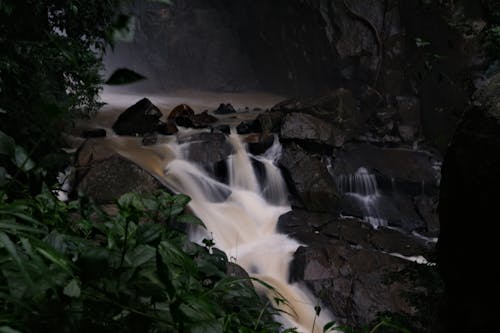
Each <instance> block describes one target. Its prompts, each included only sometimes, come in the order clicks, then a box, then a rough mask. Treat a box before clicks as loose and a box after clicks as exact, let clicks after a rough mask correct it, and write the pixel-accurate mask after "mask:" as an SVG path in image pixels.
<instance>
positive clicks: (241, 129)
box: [236, 121, 254, 134]
mask: <svg viewBox="0 0 500 333" xmlns="http://www.w3.org/2000/svg"><path fill="white" fill-rule="evenodd" d="M252 132H254V128H253V122H251V121H242V122H241V123H239V124H238V126H236V133H238V134H250V133H252Z"/></svg>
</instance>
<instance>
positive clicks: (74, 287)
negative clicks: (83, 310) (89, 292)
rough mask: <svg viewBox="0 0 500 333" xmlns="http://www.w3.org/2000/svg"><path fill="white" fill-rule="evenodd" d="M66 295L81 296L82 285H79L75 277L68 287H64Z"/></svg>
mask: <svg viewBox="0 0 500 333" xmlns="http://www.w3.org/2000/svg"><path fill="white" fill-rule="evenodd" d="M63 293H64V295H66V296H69V297H72V298H78V297H80V293H81V290H80V287H79V286H78V281H76V280H75V279H73V280H71V281H70V282H69V283H68V284H67V285H66V287H64V290H63Z"/></svg>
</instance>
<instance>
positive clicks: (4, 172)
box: [0, 166, 8, 187]
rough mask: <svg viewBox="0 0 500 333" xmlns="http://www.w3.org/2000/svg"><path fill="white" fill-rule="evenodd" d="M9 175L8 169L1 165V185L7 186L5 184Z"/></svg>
mask: <svg viewBox="0 0 500 333" xmlns="http://www.w3.org/2000/svg"><path fill="white" fill-rule="evenodd" d="M7 177H8V174H7V170H5V168H4V167H1V166H0V187H3V186H5V184H7Z"/></svg>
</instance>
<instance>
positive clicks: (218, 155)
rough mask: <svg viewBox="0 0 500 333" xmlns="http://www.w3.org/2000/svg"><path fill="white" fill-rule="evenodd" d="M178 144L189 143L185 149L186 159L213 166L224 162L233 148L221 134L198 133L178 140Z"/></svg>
mask: <svg viewBox="0 0 500 333" xmlns="http://www.w3.org/2000/svg"><path fill="white" fill-rule="evenodd" d="M179 143H180V144H184V143H189V144H188V145H187V146H186V148H185V149H186V157H187V159H188V160H190V161H193V162H196V163H202V164H214V163H217V162H219V161H223V160H225V159H226V158H227V157H228V156H229V155H231V154H232V152H233V147H232V146H231V144H230V143H229V142H228V141H227V139H226V136H225V135H224V134H222V133H198V134H194V135H190V136H188V137H183V138H179Z"/></svg>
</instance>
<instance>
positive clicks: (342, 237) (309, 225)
mask: <svg viewBox="0 0 500 333" xmlns="http://www.w3.org/2000/svg"><path fill="white" fill-rule="evenodd" d="M278 231H279V232H282V233H285V234H287V235H289V236H291V237H293V238H295V239H297V240H299V241H300V242H302V243H303V244H305V245H308V246H319V245H322V244H323V245H325V244H327V243H328V242H329V241H330V240H332V239H335V240H339V241H344V242H347V243H348V244H350V245H352V246H355V247H362V248H364V249H367V250H372V251H382V252H385V253H398V254H401V255H404V256H414V255H421V256H424V257H426V258H430V255H431V253H432V251H433V249H434V243H431V242H427V241H425V240H423V239H420V238H416V237H414V236H411V235H408V234H405V233H402V232H399V231H396V230H392V229H387V228H379V229H373V228H372V227H371V226H370V225H368V224H367V223H365V222H363V221H360V220H357V219H341V218H338V217H337V216H335V215H332V214H328V213H326V214H325V213H315V212H309V211H305V210H300V209H294V210H292V211H290V212H288V213H286V214H284V215H282V216H280V218H279V221H278ZM313 235H314V236H313Z"/></svg>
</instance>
